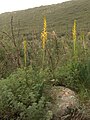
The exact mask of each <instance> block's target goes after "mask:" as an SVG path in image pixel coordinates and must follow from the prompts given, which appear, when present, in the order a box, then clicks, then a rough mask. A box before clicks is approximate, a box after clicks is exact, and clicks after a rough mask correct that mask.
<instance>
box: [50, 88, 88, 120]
mask: <svg viewBox="0 0 90 120" xmlns="http://www.w3.org/2000/svg"><path fill="white" fill-rule="evenodd" d="M49 94H50V97H51V103H52V104H51V108H50V109H51V111H52V114H53V117H52V120H86V119H84V118H83V115H82V113H81V112H80V110H79V100H78V97H77V95H76V93H75V92H74V91H72V90H70V89H69V88H65V87H62V86H54V87H52V88H51V90H50V93H49Z"/></svg>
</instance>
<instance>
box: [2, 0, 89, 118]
mask: <svg viewBox="0 0 90 120" xmlns="http://www.w3.org/2000/svg"><path fill="white" fill-rule="evenodd" d="M89 6H90V1H89V0H79V1H78V0H73V1H70V2H66V3H62V4H57V5H52V6H45V7H43V6H41V7H40V8H34V9H28V10H25V11H17V12H12V13H4V14H1V15H0V20H1V23H0V24H1V25H0V79H1V80H0V119H1V120H50V119H51V118H52V113H51V112H50V110H49V106H50V103H51V98H50V97H49V96H48V95H47V92H46V91H49V90H50V88H51V87H52V86H54V85H55V86H65V87H68V88H70V89H72V90H74V91H75V92H76V93H77V94H78V96H79V98H80V102H81V103H86V102H88V101H89V99H90V43H89V42H90V33H89V31H90V28H89V26H90V25H89V23H90V22H89V21H90V15H89V9H90V8H89ZM65 11H66V12H65ZM77 11H78V12H77ZM44 15H46V19H45V18H44V26H43V20H42V18H43V16H44ZM12 16H13V17H12ZM74 20H75V22H74ZM46 21H47V22H46ZM43 27H44V28H43ZM46 28H47V29H46ZM72 28H73V32H71V31H72ZM42 29H43V32H42ZM41 33H43V34H42V35H43V36H44V37H45V38H44V37H43V38H42V37H41V38H42V40H41V38H40V36H41ZM42 46H44V47H42ZM89 104H90V103H89Z"/></svg>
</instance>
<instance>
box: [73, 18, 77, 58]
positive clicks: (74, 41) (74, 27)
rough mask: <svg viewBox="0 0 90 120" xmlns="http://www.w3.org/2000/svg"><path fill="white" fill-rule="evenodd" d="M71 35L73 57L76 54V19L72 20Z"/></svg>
mask: <svg viewBox="0 0 90 120" xmlns="http://www.w3.org/2000/svg"><path fill="white" fill-rule="evenodd" d="M72 35H73V47H74V57H75V58H76V57H77V55H76V40H77V31H76V20H74V25H73V29H72Z"/></svg>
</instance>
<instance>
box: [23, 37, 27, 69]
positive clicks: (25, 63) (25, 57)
mask: <svg viewBox="0 0 90 120" xmlns="http://www.w3.org/2000/svg"><path fill="white" fill-rule="evenodd" d="M23 47H24V66H25V67H26V65H27V41H26V39H25V40H24V41H23Z"/></svg>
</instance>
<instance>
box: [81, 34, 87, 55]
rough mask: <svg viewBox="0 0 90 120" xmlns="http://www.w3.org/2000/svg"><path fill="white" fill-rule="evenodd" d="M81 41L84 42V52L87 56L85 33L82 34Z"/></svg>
mask: <svg viewBox="0 0 90 120" xmlns="http://www.w3.org/2000/svg"><path fill="white" fill-rule="evenodd" d="M81 40H82V44H83V49H84V52H85V55H86V42H85V35H84V33H83V32H82V33H81Z"/></svg>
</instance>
